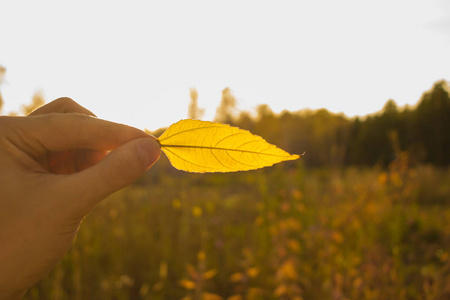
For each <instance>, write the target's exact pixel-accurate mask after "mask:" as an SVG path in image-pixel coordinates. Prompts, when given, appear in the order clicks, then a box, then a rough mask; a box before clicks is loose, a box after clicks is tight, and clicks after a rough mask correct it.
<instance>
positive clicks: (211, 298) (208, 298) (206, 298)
mask: <svg viewBox="0 0 450 300" xmlns="http://www.w3.org/2000/svg"><path fill="white" fill-rule="evenodd" d="M222 299H223V298H222V297H220V296H219V295H216V294H212V293H207V292H204V293H202V300H222Z"/></svg>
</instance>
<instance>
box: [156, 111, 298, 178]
mask: <svg viewBox="0 0 450 300" xmlns="http://www.w3.org/2000/svg"><path fill="white" fill-rule="evenodd" d="M158 140H159V143H160V144H161V149H162V151H163V152H164V153H165V154H166V156H167V157H168V158H169V160H170V163H171V164H172V165H173V166H174V167H175V168H177V169H179V170H183V171H187V172H197V173H205V172H236V171H247V170H254V169H258V168H262V167H268V166H272V165H273V164H276V163H279V162H282V161H286V160H295V159H297V158H299V157H300V156H299V155H291V154H289V153H287V152H286V151H284V150H282V149H280V148H278V147H276V146H274V145H272V144H269V143H268V142H266V141H265V140H264V139H263V138H262V137H260V136H257V135H253V134H252V133H250V132H249V131H247V130H243V129H239V128H237V127H232V126H230V125H226V124H220V123H213V122H206V121H199V120H181V121H179V122H177V123H175V124H173V125H172V126H170V127H169V128H168V129H167V130H166V131H165V132H164V133H163V134H162V135H161V136H160V137H159V139H158Z"/></svg>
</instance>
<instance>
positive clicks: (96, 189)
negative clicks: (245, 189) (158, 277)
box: [0, 98, 161, 299]
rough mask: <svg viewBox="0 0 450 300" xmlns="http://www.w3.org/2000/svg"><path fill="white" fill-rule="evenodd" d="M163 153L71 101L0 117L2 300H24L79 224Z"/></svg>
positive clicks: (144, 137)
mask: <svg viewBox="0 0 450 300" xmlns="http://www.w3.org/2000/svg"><path fill="white" fill-rule="evenodd" d="M108 150H112V151H111V152H110V153H109V154H108V152H107V151H108ZM160 150H161V149H160V146H159V144H158V143H157V142H156V139H155V138H154V137H153V136H151V135H148V134H146V133H145V132H143V131H141V130H138V129H136V128H133V127H129V126H126V125H121V124H116V123H112V122H108V121H104V120H100V119H97V118H95V117H94V115H93V114H92V113H91V112H90V111H88V110H87V109H85V108H83V107H81V106H79V105H78V104H76V103H75V102H73V101H72V100H70V99H68V98H60V99H57V100H55V101H53V102H51V103H49V104H47V105H45V106H43V107H41V108H39V109H38V110H36V111H34V112H33V113H32V114H30V116H28V117H8V116H1V117H0V299H20V298H21V297H23V296H24V294H25V293H26V291H27V289H28V288H30V287H31V286H32V285H34V284H35V283H36V282H37V281H39V280H40V279H42V278H43V277H44V276H45V275H46V274H47V273H48V272H49V271H50V270H51V269H52V268H53V267H54V265H55V264H56V263H57V262H58V261H59V260H60V259H61V258H62V257H63V255H64V253H65V252H66V251H67V249H68V248H69V247H70V245H71V243H72V241H73V238H74V237H75V234H76V233H77V231H78V227H79V225H80V223H81V220H82V218H83V217H84V216H85V215H86V214H87V213H88V212H89V211H91V210H92V209H93V208H94V207H95V205H96V204H97V203H99V202H100V201H101V200H102V199H104V198H105V197H106V196H108V195H109V194H111V193H113V192H114V191H116V190H119V189H121V188H123V187H125V186H127V185H129V184H130V183H132V182H134V181H135V180H136V179H138V178H139V177H140V176H142V175H143V174H144V173H145V171H146V170H147V169H148V168H149V167H150V166H152V165H153V164H154V163H155V162H156V161H157V160H158V158H159V155H160Z"/></svg>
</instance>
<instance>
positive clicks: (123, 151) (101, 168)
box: [62, 138, 161, 215]
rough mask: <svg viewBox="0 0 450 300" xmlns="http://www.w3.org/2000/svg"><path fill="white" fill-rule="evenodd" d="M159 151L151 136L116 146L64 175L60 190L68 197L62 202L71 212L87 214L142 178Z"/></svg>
mask: <svg viewBox="0 0 450 300" xmlns="http://www.w3.org/2000/svg"><path fill="white" fill-rule="evenodd" d="M160 154H161V147H160V145H159V143H158V142H157V141H156V140H155V139H153V138H141V139H135V140H132V141H130V142H128V143H126V144H123V145H121V146H119V147H118V148H116V149H115V150H113V151H112V152H110V153H109V154H108V155H107V156H106V157H105V158H103V159H102V160H101V161H100V162H98V163H97V164H96V165H94V166H92V167H90V168H88V169H86V170H83V171H81V172H78V173H75V174H72V175H68V176H66V177H65V180H64V187H63V191H64V193H65V195H70V196H69V197H70V199H68V198H67V197H65V199H63V200H62V201H64V202H65V203H64V204H63V205H64V206H65V207H66V208H69V209H70V210H72V212H73V213H76V214H78V213H81V214H82V215H84V214H87V213H88V212H89V211H90V210H91V209H92V208H94V207H95V205H96V204H97V203H98V202H100V201H101V200H103V198H105V197H106V196H108V195H110V194H112V193H113V192H115V191H117V190H119V189H121V188H123V187H125V186H127V185H129V184H131V183H133V182H134V181H136V180H137V179H138V178H139V177H141V176H142V175H143V174H144V173H145V172H146V171H147V170H148V169H149V168H150V167H151V166H152V165H153V164H154V163H155V162H156V161H157V160H158V158H159V156H160ZM68 191H71V192H68ZM62 198H63V197H62ZM67 202H69V203H67Z"/></svg>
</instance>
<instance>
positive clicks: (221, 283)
mask: <svg viewBox="0 0 450 300" xmlns="http://www.w3.org/2000/svg"><path fill="white" fill-rule="evenodd" d="M449 91H450V87H449V84H448V82H446V81H444V80H441V81H438V82H436V83H435V84H434V85H433V87H431V89H430V90H428V91H426V92H424V93H423V95H422V97H421V99H420V100H419V101H418V103H417V104H416V105H415V106H413V107H401V108H400V107H398V106H397V104H396V103H395V101H394V100H388V101H387V102H386V104H385V105H384V107H383V108H382V109H381V110H380V111H379V112H376V113H373V114H371V115H368V116H364V117H358V118H348V117H346V116H345V115H343V114H335V113H332V112H329V111H327V110H326V109H320V110H314V111H313V110H300V111H297V112H290V111H284V112H281V113H279V114H276V113H274V112H273V111H272V110H271V109H270V107H269V106H268V105H260V106H259V107H258V108H257V113H256V114H252V113H250V112H245V111H238V110H237V108H236V98H235V96H234V95H233V93H232V91H231V89H229V88H225V89H224V90H223V92H222V100H221V103H220V105H219V107H218V109H217V114H216V121H218V122H224V123H228V124H232V125H234V126H238V127H240V128H243V129H247V130H250V131H251V132H252V133H255V134H258V135H260V136H262V137H263V138H264V139H266V140H267V141H268V142H270V143H273V144H275V145H277V146H279V147H281V148H283V149H286V150H287V151H289V152H290V153H299V154H300V153H303V152H306V155H305V156H304V157H302V158H301V159H299V160H297V161H291V162H285V163H281V164H278V165H275V166H273V167H270V168H264V169H260V170H256V171H249V172H238V173H232V174H221V173H218V174H189V173H185V172H181V171H178V170H176V169H174V168H172V167H171V166H170V165H169V162H168V161H167V159H166V158H165V157H164V155H162V156H161V158H160V160H159V161H158V162H157V163H156V164H155V165H154V166H153V167H152V169H151V170H150V171H149V172H148V173H147V174H146V175H145V176H143V177H142V178H141V179H139V180H138V181H137V182H136V183H135V184H133V185H131V186H129V187H127V188H125V189H123V190H121V191H119V192H117V193H115V194H113V195H111V196H110V197H108V199H106V200H105V201H103V202H102V203H101V204H100V205H99V206H98V207H97V208H95V209H94V211H92V212H91V213H90V214H89V215H88V216H87V217H86V219H85V220H84V222H83V224H82V226H81V229H80V231H79V234H78V235H77V238H76V240H75V242H74V245H73V247H72V248H71V249H70V250H69V251H68V253H67V254H66V256H65V257H64V258H63V260H62V261H61V262H60V263H59V264H58V265H57V266H56V267H55V268H54V270H53V271H52V272H51V273H50V274H49V275H48V276H47V277H46V278H45V279H44V280H42V281H41V282H39V283H38V284H37V285H36V286H35V287H33V288H32V289H30V290H29V292H28V293H27V295H26V297H25V299H27V300H32V299H33V300H34V299H36V300H37V299H55V300H57V299H77V300H78V299H115V300H126V299H156V300H160V299H183V300H220V299H224V300H244V299H247V300H252V299H254V300H259V299H293V300H301V299H305V300H306V299H336V300H338V299H339V300H340V299H436V300H439V299H442V300H444V299H449V298H450V168H449V163H450V158H449V154H450V131H449V130H448V129H449V128H450V92H449ZM197 97H198V93H197V91H196V90H194V89H193V90H191V102H190V104H189V105H188V115H189V117H190V118H201V115H202V110H201V108H199V107H198V103H197ZM361 97H362V98H363V95H362V96H361ZM362 100H363V99H362ZM5 101H7V99H5ZM42 103H44V101H43V97H42V95H39V94H37V95H35V97H34V98H33V100H32V103H31V104H30V105H24V106H23V107H22V113H23V114H26V113H27V112H29V111H30V110H32V109H33V108H34V107H35V106H36V105H41V104H42ZM0 107H1V101H0ZM163 130H164V129H160V130H157V131H155V132H154V134H155V135H156V136H159V135H160V134H161V133H162V132H163Z"/></svg>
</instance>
